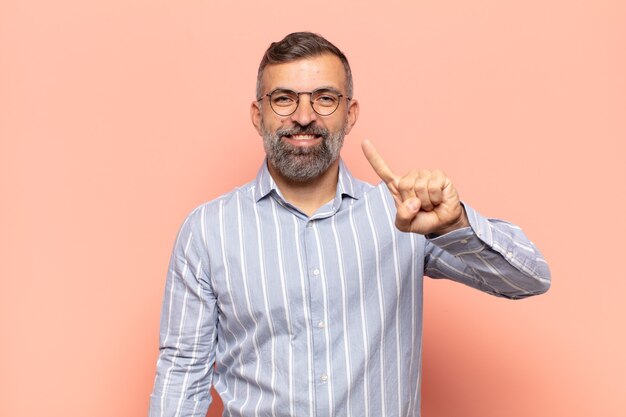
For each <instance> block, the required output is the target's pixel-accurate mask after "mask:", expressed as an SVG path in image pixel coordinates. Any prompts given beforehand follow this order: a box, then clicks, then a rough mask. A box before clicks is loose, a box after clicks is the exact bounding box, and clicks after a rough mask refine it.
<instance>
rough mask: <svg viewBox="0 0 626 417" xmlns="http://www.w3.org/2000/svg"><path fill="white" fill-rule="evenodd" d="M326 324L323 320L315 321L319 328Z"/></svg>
mask: <svg viewBox="0 0 626 417" xmlns="http://www.w3.org/2000/svg"><path fill="white" fill-rule="evenodd" d="M325 326H326V324H325V323H324V322H323V321H320V322H318V323H317V327H318V328H320V329H323V328H324V327H325Z"/></svg>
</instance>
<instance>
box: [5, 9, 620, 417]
mask: <svg viewBox="0 0 626 417" xmlns="http://www.w3.org/2000/svg"><path fill="white" fill-rule="evenodd" d="M295 30H312V31H316V32H319V33H321V34H323V35H324V36H326V37H328V38H329V39H330V40H331V41H333V42H334V43H336V44H337V45H338V46H339V47H340V48H341V49H343V50H344V51H345V52H346V53H347V55H348V57H349V58H350V60H351V63H352V67H353V72H354V78H355V86H356V89H355V96H356V97H357V98H358V99H359V100H360V103H361V116H360V120H359V122H358V123H357V126H356V127H355V129H354V130H353V131H352V133H351V134H350V136H349V137H348V139H347V143H346V146H345V150H344V152H343V155H344V158H345V160H346V161H347V163H348V164H349V166H350V167H351V169H352V171H353V173H355V174H357V175H358V176H360V177H362V178H365V179H367V180H370V181H376V180H377V179H376V177H375V175H374V173H373V172H372V171H371V169H370V168H369V166H368V165H367V163H366V161H365V158H364V157H363V156H362V154H361V151H360V147H359V143H360V141H361V140H362V139H364V138H369V139H371V140H373V141H374V143H375V144H376V146H377V147H378V148H379V150H380V152H381V153H382V154H383V155H384V156H385V158H386V159H387V162H388V163H389V164H390V165H391V167H392V168H394V170H396V171H397V172H398V173H403V172H405V171H407V170H408V169H410V168H413V167H427V168H433V167H439V168H442V169H444V170H445V171H446V172H447V173H448V175H449V176H450V177H451V178H452V179H453V180H454V181H455V183H456V185H457V188H458V189H459V190H460V193H461V197H462V198H463V199H464V200H465V201H467V202H469V203H470V204H471V205H472V206H474V207H475V208H477V209H478V210H479V211H481V212H482V213H483V214H485V215H487V216H493V217H502V218H506V219H509V220H511V221H513V222H515V223H517V224H519V225H521V226H522V227H523V228H524V229H525V231H526V232H527V234H528V235H529V236H530V237H531V238H532V239H533V240H534V241H535V243H537V245H538V246H539V247H540V248H541V249H542V251H543V252H544V254H545V256H546V258H547V259H548V261H549V262H550V264H551V267H552V273H553V287H552V289H551V290H550V292H549V293H548V294H546V295H544V296H541V297H537V298H534V299H527V300H524V301H518V302H509V301H506V300H501V299H497V298H494V297H489V296H487V295H485V294H482V293H479V292H477V291H474V290H471V289H469V288H466V287H464V286H461V285H458V284H454V283H451V282H446V281H433V280H427V282H426V305H425V334H424V357H423V361H424V363H423V369H424V372H423V407H422V409H423V415H424V416H425V417H428V416H436V417H453V416H461V415H462V416H465V417H502V416H507V417H518V416H519V417H522V416H568V417H574V416H585V417H586V416H604V417H617V416H623V415H625V412H626V406H625V400H624V398H625V397H626V395H624V394H625V393H626V383H625V382H624V377H625V375H626V360H625V359H624V352H626V335H625V333H626V332H625V329H626V325H625V324H624V322H625V319H626V302H625V301H624V296H625V294H626V274H625V273H624V268H623V266H622V263H621V262H622V261H623V260H624V258H625V257H626V251H625V249H626V244H625V243H624V242H625V239H626V238H625V232H626V222H625V220H624V217H625V216H624V214H625V213H626V198H625V189H624V188H625V187H624V183H625V179H626V175H625V174H626V170H625V168H624V159H625V154H626V152H625V151H626V149H625V147H626V146H625V141H626V121H625V116H626V6H625V3H624V2H622V1H618V0H615V1H608V0H596V1H587V2H581V1H576V2H573V1H565V0H561V1H545V0H530V1H524V2H522V1H516V2H512V1H508V2H503V1H499V0H490V1H487V0H482V1H462V0H453V1H437V2H435V1H429V2H426V1H403V2H402V1H394V0H388V1H385V2H383V3H380V2H369V3H368V2H364V1H362V0H361V1H347V2H339V1H336V0H334V1H326V0H320V1H317V2H293V3H289V2H284V1H280V2H274V1H265V2H252V1H250V2H241V1H232V2H210V1H206V0H205V1H185V2H174V1H163V0H156V1H155V0H151V1H148V0H136V1H132V2H129V1H127V0H109V1H104V0H102V1H99V2H93V1H88V2H85V1H79V0H59V1H54V2H44V1H28V0H0V198H1V200H0V256H1V261H0V277H1V280H2V281H1V284H2V288H1V289H0V318H1V322H0V332H1V333H0V415H2V416H24V417H31V416H32V417H34V416H44V415H45V416H64V417H79V416H80V417H84V416H89V417H104V416H116V417H126V416H128V417H131V416H133V417H134V416H143V415H146V413H147V406H148V396H149V393H150V391H151V388H152V382H153V378H154V370H155V361H156V356H157V338H158V322H159V315H160V308H161V297H162V293H163V286H164V280H165V273H166V269H167V262H168V259H169V253H170V249H171V247H172V244H173V241H174V237H175V234H176V232H177V230H178V227H179V225H180V224H181V222H182V220H183V218H184V216H185V215H186V214H187V213H188V212H189V211H190V210H191V209H192V208H193V207H195V206H196V205H198V204H200V203H201V202H203V201H206V200H209V199H212V198H214V197H216V196H218V195H220V194H222V193H224V192H227V191H229V190H230V189H232V188H233V187H234V186H236V185H238V184H241V183H243V182H246V181H248V180H249V179H250V178H252V177H253V176H254V175H255V173H256V171H257V169H258V167H259V165H260V163H261V159H262V156H263V151H262V146H261V141H260V138H259V137H258V136H257V135H256V133H255V131H254V130H253V127H252V125H251V123H250V121H249V115H248V114H249V113H248V107H249V103H250V102H251V100H252V99H253V98H254V87H255V84H254V83H255V76H256V68H257V65H258V62H259V61H260V58H261V54H262V52H263V51H264V50H265V48H266V47H267V46H268V44H269V43H270V42H271V41H273V40H278V39H280V38H281V37H282V36H284V35H285V34H286V33H288V32H291V31H295ZM219 414H220V411H219V410H218V409H217V408H215V409H214V410H213V411H212V412H211V413H210V415H212V416H217V415H219Z"/></svg>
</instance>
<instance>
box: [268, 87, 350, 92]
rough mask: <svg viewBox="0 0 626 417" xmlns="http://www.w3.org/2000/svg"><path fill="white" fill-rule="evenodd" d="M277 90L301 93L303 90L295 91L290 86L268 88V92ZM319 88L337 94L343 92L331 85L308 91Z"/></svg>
mask: <svg viewBox="0 0 626 417" xmlns="http://www.w3.org/2000/svg"><path fill="white" fill-rule="evenodd" d="M277 90H286V91H293V92H295V93H302V92H303V91H296V90H294V89H292V88H287V87H276V88H274V89H272V90H270V92H272V91H277ZM320 90H328V91H333V92H336V93H337V94H343V93H342V92H341V91H340V90H339V89H338V88H335V87H332V86H322V87H317V88H315V89H313V90H311V91H310V92H313V91H320Z"/></svg>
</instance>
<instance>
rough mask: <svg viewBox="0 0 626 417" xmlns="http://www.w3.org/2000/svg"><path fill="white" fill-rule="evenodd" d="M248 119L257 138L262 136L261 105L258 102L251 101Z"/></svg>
mask: <svg viewBox="0 0 626 417" xmlns="http://www.w3.org/2000/svg"><path fill="white" fill-rule="evenodd" d="M250 119H252V124H253V125H254V128H255V129H256V131H257V132H258V133H259V136H263V130H262V129H261V105H260V104H259V102H258V101H253V102H252V103H251V104H250Z"/></svg>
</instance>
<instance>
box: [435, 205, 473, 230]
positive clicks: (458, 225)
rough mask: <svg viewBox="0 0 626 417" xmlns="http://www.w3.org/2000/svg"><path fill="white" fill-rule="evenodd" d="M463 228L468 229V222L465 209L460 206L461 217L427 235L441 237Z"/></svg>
mask: <svg viewBox="0 0 626 417" xmlns="http://www.w3.org/2000/svg"><path fill="white" fill-rule="evenodd" d="M464 227H470V223H469V220H468V219H467V214H466V213H465V208H464V207H463V205H461V215H460V216H459V217H458V218H457V219H456V220H455V221H453V222H452V223H451V224H448V225H446V226H444V227H442V228H440V229H437V230H434V231H433V232H431V233H429V235H435V236H442V235H445V234H446V233H450V232H453V231H455V230H458V229H462V228H464Z"/></svg>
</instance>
